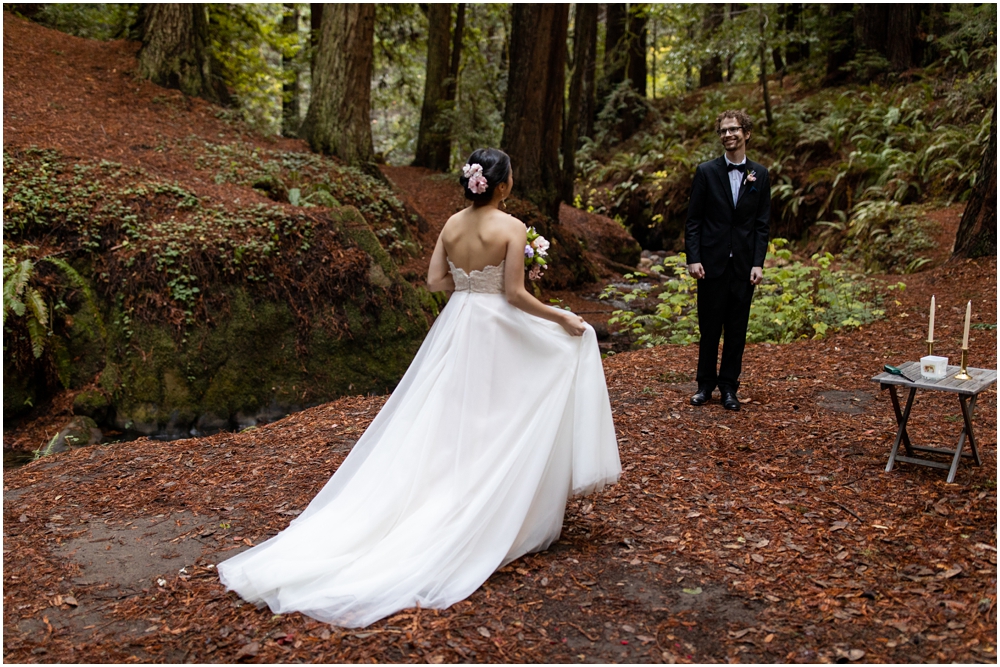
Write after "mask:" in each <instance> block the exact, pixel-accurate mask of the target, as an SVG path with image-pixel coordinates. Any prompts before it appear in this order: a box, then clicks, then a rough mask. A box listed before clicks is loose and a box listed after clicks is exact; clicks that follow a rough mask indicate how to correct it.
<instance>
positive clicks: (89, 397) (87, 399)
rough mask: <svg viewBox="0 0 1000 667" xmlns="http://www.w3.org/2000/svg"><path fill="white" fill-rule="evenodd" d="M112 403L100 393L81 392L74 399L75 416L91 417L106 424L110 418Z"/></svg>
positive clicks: (90, 390) (91, 391) (91, 390)
mask: <svg viewBox="0 0 1000 667" xmlns="http://www.w3.org/2000/svg"><path fill="white" fill-rule="evenodd" d="M110 412H111V401H110V400H109V399H108V397H107V396H106V395H105V394H104V393H103V392H100V391H96V390H93V389H89V390H87V391H81V392H80V393H79V394H77V395H76V398H74V399H73V414H74V415H80V416H82V417H90V418H91V419H93V420H94V421H95V422H98V423H104V422H105V421H106V420H107V418H108V417H109V416H110Z"/></svg>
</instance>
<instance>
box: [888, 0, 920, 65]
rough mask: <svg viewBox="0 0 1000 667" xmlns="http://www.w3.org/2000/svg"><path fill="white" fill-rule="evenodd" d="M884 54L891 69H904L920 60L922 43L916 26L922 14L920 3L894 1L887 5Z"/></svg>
mask: <svg viewBox="0 0 1000 667" xmlns="http://www.w3.org/2000/svg"><path fill="white" fill-rule="evenodd" d="M888 7H889V20H888V21H887V26H886V43H885V56H886V58H888V59H889V62H890V63H892V67H893V69H896V70H904V69H909V68H911V67H913V66H914V65H916V64H919V62H920V56H921V55H922V49H921V47H922V46H923V43H922V42H921V41H919V40H918V39H917V26H918V25H919V23H920V17H921V15H922V14H923V9H922V6H921V5H917V4H915V3H895V4H891V5H888Z"/></svg>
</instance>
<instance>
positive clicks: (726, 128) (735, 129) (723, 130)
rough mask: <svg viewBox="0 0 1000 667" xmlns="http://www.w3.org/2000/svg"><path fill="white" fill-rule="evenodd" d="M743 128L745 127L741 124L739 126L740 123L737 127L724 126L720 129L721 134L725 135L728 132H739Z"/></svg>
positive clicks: (721, 135)
mask: <svg viewBox="0 0 1000 667" xmlns="http://www.w3.org/2000/svg"><path fill="white" fill-rule="evenodd" d="M742 129H743V128H742V127H740V126H738V125H737V126H736V127H724V128H722V129H720V130H719V136H720V137H724V136H726V135H727V134H739V133H740V130H742Z"/></svg>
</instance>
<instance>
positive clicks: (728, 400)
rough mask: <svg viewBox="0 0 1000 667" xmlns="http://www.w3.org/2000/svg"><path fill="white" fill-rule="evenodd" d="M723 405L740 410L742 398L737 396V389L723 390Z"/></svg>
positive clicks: (729, 408) (726, 407)
mask: <svg viewBox="0 0 1000 667" xmlns="http://www.w3.org/2000/svg"><path fill="white" fill-rule="evenodd" d="M722 407H724V408H725V409H726V410H735V411H737V412H739V409H740V399H738V398H736V392H735V391H731V390H729V391H723V392H722Z"/></svg>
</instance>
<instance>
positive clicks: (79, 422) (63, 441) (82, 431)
mask: <svg viewBox="0 0 1000 667" xmlns="http://www.w3.org/2000/svg"><path fill="white" fill-rule="evenodd" d="M103 437H104V435H103V434H102V433H101V429H99V428H97V424H96V423H95V422H94V420H93V419H91V418H90V417H82V416H77V417H73V419H71V420H70V421H69V423H68V424H66V426H64V427H63V428H62V430H60V431H59V433H57V434H56V435H55V437H53V438H52V439H51V440H50V441H49V444H47V445H46V446H45V449H43V450H42V456H48V455H49V454H56V453H58V452H65V451H68V450H69V449H70V448H71V447H86V446H88V445H96V444H98V443H100V442H101V440H102V439H103Z"/></svg>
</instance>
